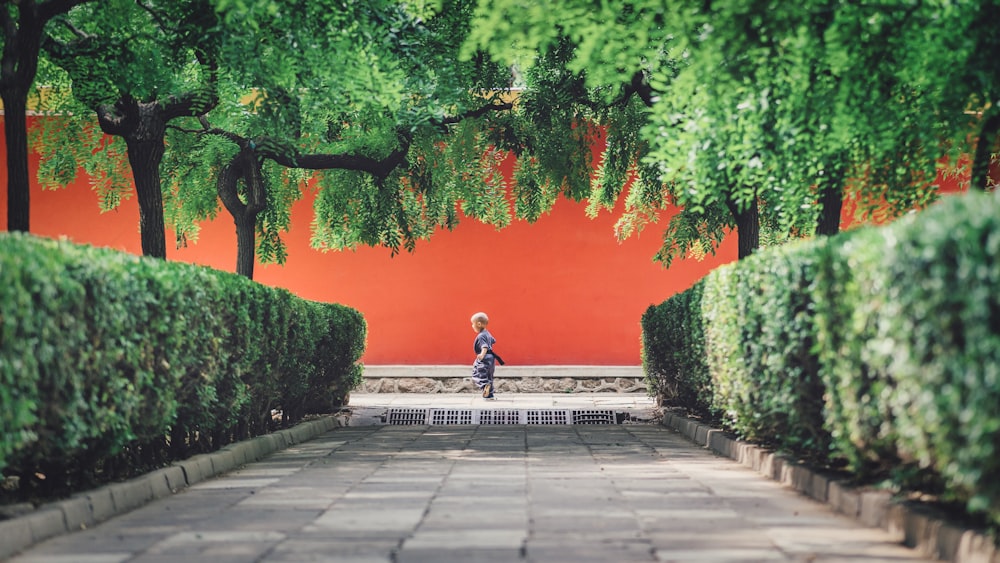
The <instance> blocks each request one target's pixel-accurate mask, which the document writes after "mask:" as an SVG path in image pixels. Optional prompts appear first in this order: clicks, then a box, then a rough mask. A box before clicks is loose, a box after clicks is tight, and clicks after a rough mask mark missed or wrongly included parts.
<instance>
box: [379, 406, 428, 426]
mask: <svg viewBox="0 0 1000 563" xmlns="http://www.w3.org/2000/svg"><path fill="white" fill-rule="evenodd" d="M385 423H386V424H392V425H409V424H427V409H389V412H387V413H386V416H385Z"/></svg>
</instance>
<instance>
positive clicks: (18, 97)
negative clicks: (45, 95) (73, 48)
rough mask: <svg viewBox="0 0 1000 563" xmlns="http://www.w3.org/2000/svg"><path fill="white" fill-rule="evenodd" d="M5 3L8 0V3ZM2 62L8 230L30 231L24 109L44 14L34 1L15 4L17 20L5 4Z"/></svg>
mask: <svg viewBox="0 0 1000 563" xmlns="http://www.w3.org/2000/svg"><path fill="white" fill-rule="evenodd" d="M5 4H6V3H5ZM2 9H3V10H4V11H5V13H4V14H3V29H2V30H0V31H2V32H3V43H4V45H3V47H4V48H3V63H2V64H0V69H2V74H0V97H2V99H3V108H4V134H5V135H6V136H7V230H9V231H23V232H28V231H29V230H30V227H31V218H30V212H31V179H30V177H29V176H28V128H27V118H26V117H25V113H26V110H27V106H28V89H29V88H30V87H31V84H32V83H33V82H34V81H35V73H36V72H37V71H38V51H39V48H40V46H41V37H42V28H44V27H45V18H44V17H42V16H41V14H39V13H38V5H37V4H36V3H35V2H25V3H23V4H21V5H18V6H17V7H16V8H14V9H16V10H17V16H16V21H14V20H12V19H10V14H9V12H7V11H8V10H11V9H12V8H11V7H9V6H4V7H3V8H2Z"/></svg>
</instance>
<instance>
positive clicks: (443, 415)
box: [430, 409, 473, 424]
mask: <svg viewBox="0 0 1000 563" xmlns="http://www.w3.org/2000/svg"><path fill="white" fill-rule="evenodd" d="M472 414H473V413H472V411H471V410H453V409H441V410H437V409H434V410H432V411H431V422H430V423H431V424H472Z"/></svg>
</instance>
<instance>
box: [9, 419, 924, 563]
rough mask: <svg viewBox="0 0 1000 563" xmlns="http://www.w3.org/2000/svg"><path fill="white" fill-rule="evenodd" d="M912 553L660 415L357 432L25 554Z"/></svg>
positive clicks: (536, 557) (76, 558)
mask: <svg viewBox="0 0 1000 563" xmlns="http://www.w3.org/2000/svg"><path fill="white" fill-rule="evenodd" d="M771 560H775V561H908V560H916V557H915V555H914V553H913V552H912V551H910V550H908V549H906V548H903V547H900V546H898V545H896V544H894V543H893V542H892V540H891V539H890V538H889V537H888V536H887V535H886V534H885V533H883V532H881V531H879V530H873V529H869V528H865V527H863V526H861V525H860V524H858V523H857V522H855V521H854V520H851V519H847V518H845V517H842V516H839V515H836V514H834V513H833V512H832V511H831V510H830V509H829V508H827V507H826V506H825V505H821V504H818V503H816V502H813V501H811V500H808V499H806V498H804V497H802V496H801V495H799V494H797V493H795V492H792V491H790V490H788V489H786V488H783V487H781V486H780V485H778V484H776V483H774V482H772V481H769V480H767V479H765V478H763V477H761V476H759V475H757V474H756V473H754V472H752V471H750V470H748V469H745V468H743V467H742V466H740V465H738V464H736V463H734V462H732V461H730V460H728V459H723V458H720V457H717V456H715V455H713V454H711V453H709V452H707V451H705V450H704V449H702V448H699V447H697V446H693V445H692V444H691V443H690V442H688V441H687V440H685V439H683V438H681V437H680V436H679V435H678V434H676V433H674V432H673V431H671V430H669V429H666V428H664V427H662V426H658V425H652V424H650V425H643V424H638V425H608V426H572V425H570V426H513V425H512V426H350V427H346V428H339V429H336V430H333V431H331V432H328V433H326V434H324V435H322V436H321V437H319V438H317V439H315V440H312V441H309V442H306V443H303V444H299V445H296V446H293V447H291V448H289V449H286V450H284V451H281V452H278V453H276V454H274V455H273V456H271V457H269V458H267V459H265V460H263V461H261V462H257V463H253V464H250V465H247V466H245V467H244V468H242V469H240V470H238V471H235V472H232V473H230V474H228V475H227V476H224V477H221V478H217V479H212V480H209V481H204V482H202V483H198V484H196V485H194V486H192V487H191V488H190V489H188V490H186V491H183V492H181V493H178V494H176V495H174V496H171V497H168V498H165V499H161V500H158V501H154V502H153V503H151V504H149V505H146V506H145V507H142V508H139V509H137V510H135V511H133V512H130V513H128V514H125V515H123V516H119V517H116V518H113V519H111V520H109V521H107V522H105V523H103V524H101V525H98V526H96V527H94V528H92V529H89V530H85V531H81V532H77V533H74V534H70V535H67V536H62V537H58V538H54V539H52V540H49V541H46V542H43V543H41V544H38V545H36V546H35V547H34V548H32V549H30V550H28V551H27V552H25V553H23V554H22V555H21V556H19V557H16V558H14V559H13V560H12V561H16V562H19V563H24V562H29V561H46V562H54V563H60V562H67V563H68V562H74V563H75V562H83V563H87V562H118V561H134V562H168V561H170V562H174V561H211V562H213V563H224V562H243V561H246V562H257V561H268V562H270V561H397V562H404V561H428V562H446V561H538V562H547V561H594V562H598V561H600V562H611V561H615V562H617V561H771Z"/></svg>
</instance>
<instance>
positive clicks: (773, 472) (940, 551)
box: [661, 409, 1000, 563]
mask: <svg viewBox="0 0 1000 563" xmlns="http://www.w3.org/2000/svg"><path fill="white" fill-rule="evenodd" d="M662 411H663V420H662V422H661V424H663V425H664V426H666V427H668V428H671V429H673V430H676V431H677V432H679V433H680V434H681V435H683V436H684V437H685V438H687V439H688V440H691V441H692V442H694V443H696V444H698V445H700V446H704V447H705V448H707V449H710V450H712V451H713V452H715V453H717V454H719V455H722V456H725V457H728V458H730V459H732V460H734V461H737V462H739V463H741V464H742V465H744V466H746V467H749V468H750V469H753V470H754V471H756V472H758V473H760V474H761V475H764V476H765V477H768V478H770V479H772V480H774V481H777V482H779V483H781V484H783V485H785V486H788V487H792V488H794V489H795V490H797V491H798V492H800V493H802V494H804V495H806V496H809V497H810V498H812V499H815V500H817V501H819V502H822V503H825V504H827V505H829V506H830V507H831V508H833V509H834V510H836V511H837V512H839V513H841V514H844V515H846V516H850V517H851V518H854V519H855V520H858V521H859V522H861V523H863V524H865V525H866V526H870V527H873V528H881V529H883V530H885V531H887V532H889V534H891V535H892V536H893V537H895V538H897V539H898V540H899V541H901V542H903V544H904V545H906V546H908V547H911V548H913V549H915V550H916V551H917V552H918V553H919V554H920V555H921V556H923V557H934V558H937V559H939V560H944V561H954V562H956V563H1000V549H998V548H997V546H996V545H995V544H994V542H993V540H992V539H990V538H989V537H988V536H986V535H985V534H983V533H982V532H980V531H978V530H970V529H965V528H962V527H960V526H958V525H956V524H954V523H951V522H948V521H946V520H944V519H942V518H941V517H939V516H937V515H934V514H931V513H929V511H928V510H926V509H922V508H921V507H919V506H917V505H915V504H913V503H905V502H903V503H901V502H896V501H894V500H893V498H892V493H891V492H889V491H874V490H865V489H859V488H855V487H852V486H850V485H848V484H846V483H843V482H841V481H838V480H837V479H835V478H832V477H830V476H827V475H822V474H820V473H819V472H817V471H814V470H813V469H810V468H809V467H807V466H804V465H802V464H800V463H797V462H795V461H794V460H791V459H788V458H787V457H785V456H783V455H781V454H776V453H774V452H771V451H768V450H765V449H764V448H761V447H758V446H755V445H753V444H750V443H747V442H742V441H740V440H736V439H734V438H731V437H729V436H727V435H726V434H725V433H724V432H723V431H722V430H719V429H717V428H712V427H710V426H707V425H705V424H701V423H699V422H696V421H694V420H691V419H689V418H686V417H684V416H680V415H678V414H676V413H672V412H670V411H669V410H668V409H662Z"/></svg>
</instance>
